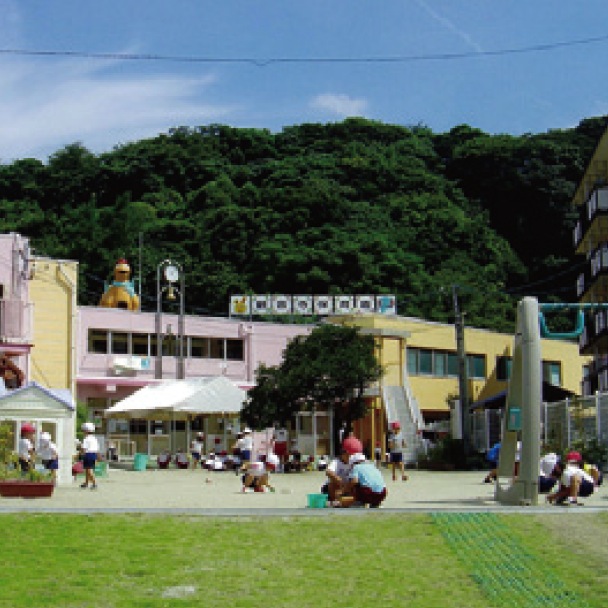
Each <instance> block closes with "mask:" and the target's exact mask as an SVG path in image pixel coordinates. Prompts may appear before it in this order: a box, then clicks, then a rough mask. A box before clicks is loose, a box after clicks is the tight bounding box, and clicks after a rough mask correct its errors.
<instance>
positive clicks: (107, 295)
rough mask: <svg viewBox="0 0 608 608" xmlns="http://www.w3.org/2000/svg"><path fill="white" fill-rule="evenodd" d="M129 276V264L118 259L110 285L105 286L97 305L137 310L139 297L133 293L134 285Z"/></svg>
mask: <svg viewBox="0 0 608 608" xmlns="http://www.w3.org/2000/svg"><path fill="white" fill-rule="evenodd" d="M130 276H131V267H130V266H129V262H127V260H125V259H124V258H120V260H118V261H117V262H116V266H115V267H114V280H113V281H112V283H110V285H106V288H105V291H104V293H103V295H102V296H101V300H100V302H99V305H100V306H103V307H104V308H122V309H125V310H139V297H138V296H137V294H136V293H135V285H134V283H133V281H132V280H131V279H130Z"/></svg>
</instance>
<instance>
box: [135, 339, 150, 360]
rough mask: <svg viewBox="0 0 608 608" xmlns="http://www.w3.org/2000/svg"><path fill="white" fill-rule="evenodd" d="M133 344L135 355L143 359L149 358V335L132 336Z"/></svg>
mask: <svg viewBox="0 0 608 608" xmlns="http://www.w3.org/2000/svg"><path fill="white" fill-rule="evenodd" d="M131 344H132V348H133V354H134V355H140V356H142V357H147V356H148V355H149V349H148V334H132V335H131Z"/></svg>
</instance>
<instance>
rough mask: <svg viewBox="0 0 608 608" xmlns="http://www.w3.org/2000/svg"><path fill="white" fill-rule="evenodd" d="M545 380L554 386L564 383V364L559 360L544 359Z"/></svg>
mask: <svg viewBox="0 0 608 608" xmlns="http://www.w3.org/2000/svg"><path fill="white" fill-rule="evenodd" d="M543 380H544V381H545V382H548V383H549V384H552V385H553V386H561V385H562V365H561V363H559V362H558V361H543Z"/></svg>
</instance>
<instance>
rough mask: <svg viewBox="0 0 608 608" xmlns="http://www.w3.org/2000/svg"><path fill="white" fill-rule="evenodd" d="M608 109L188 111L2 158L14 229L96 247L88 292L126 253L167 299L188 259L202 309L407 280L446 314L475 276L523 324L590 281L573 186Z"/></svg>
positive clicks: (83, 256) (189, 296)
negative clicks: (491, 123)
mask: <svg viewBox="0 0 608 608" xmlns="http://www.w3.org/2000/svg"><path fill="white" fill-rule="evenodd" d="M605 124H606V121H605V119H604V118H597V119H588V120H585V121H582V122H581V123H580V125H578V126H577V127H575V128H573V129H569V130H562V131H550V132H548V133H543V134H538V135H533V134H527V135H523V136H519V137H515V136H509V135H490V134H486V133H484V132H482V131H480V130H478V129H475V128H472V127H469V126H467V125H459V126H456V127H454V128H453V129H452V130H451V131H450V132H448V133H440V134H435V133H433V132H432V131H431V130H430V129H428V128H426V127H424V126H420V125H418V126H414V127H404V126H397V125H387V124H382V123H379V122H374V121H370V120H365V119H348V120H345V121H343V122H338V123H330V124H303V125H297V126H289V127H285V128H284V129H283V130H282V131H281V132H279V133H274V134H273V133H270V132H269V131H267V130H264V129H237V128H231V127H228V126H224V125H208V126H201V127H196V128H187V127H179V128H176V129H173V130H171V131H169V132H168V133H166V134H161V135H159V136H157V137H155V138H151V139H147V140H142V141H137V142H133V143H129V144H125V145H121V146H118V147H116V148H115V149H114V150H112V151H111V152H107V153H103V154H100V155H95V154H93V153H91V152H89V151H88V150H86V149H85V148H84V147H83V146H81V145H80V144H77V143H75V144H71V145H69V146H66V147H65V148H64V149H62V150H58V151H57V152H56V153H55V154H53V155H52V156H51V157H50V158H49V159H48V162H46V163H43V162H41V161H38V160H33V159H20V160H17V161H14V162H12V163H10V164H2V165H0V210H1V211H2V213H1V214H0V217H1V218H2V219H1V220H0V227H1V228H0V229H1V230H2V231H3V232H9V231H15V232H20V233H21V234H23V235H25V236H28V237H29V238H30V239H31V243H32V245H33V247H34V249H35V251H36V252H38V253H39V254H43V255H48V256H53V257H58V258H64V259H65V258H67V259H75V260H78V261H79V262H80V277H79V290H80V293H79V301H80V303H81V304H96V303H97V302H98V300H99V297H100V295H101V292H102V290H103V281H104V280H105V279H107V278H108V276H109V275H110V272H111V269H112V268H113V266H114V263H115V261H116V260H117V259H118V258H119V257H126V258H127V259H128V260H129V261H130V262H131V263H132V266H133V268H134V269H138V268H139V267H140V266H141V277H139V272H137V273H136V278H138V279H139V278H141V282H142V308H143V309H144V310H146V309H148V310H153V309H154V307H155V301H156V298H155V272H156V267H157V264H158V263H159V262H160V261H161V260H163V259H166V258H171V259H175V260H176V261H178V262H179V263H180V264H181V266H182V267H183V268H184V271H185V274H186V277H187V290H186V308H187V310H188V312H191V313H199V314H203V313H210V314H215V315H225V314H227V311H228V302H229V296H230V295H231V294H235V293H287V294H290V293H292V294H339V293H360V294H366V293H372V294H373V293H391V294H395V295H396V297H397V307H398V312H399V313H400V314H404V315H410V316H419V317H424V318H427V319H430V320H435V321H444V322H445V321H449V320H451V319H453V316H452V314H453V311H452V306H451V300H450V297H449V293H450V289H451V287H452V286H453V285H460V286H462V287H463V290H462V293H463V294H466V295H463V302H462V306H463V308H464V309H465V310H466V313H467V323H469V324H471V325H477V326H480V327H489V328H494V329H501V330H509V331H511V330H512V327H513V320H514V310H515V301H516V300H517V299H518V298H519V297H521V296H522V295H537V296H539V297H543V298H556V299H563V300H568V299H569V298H570V299H571V298H574V297H575V295H574V284H575V280H574V276H575V274H574V271H573V270H572V269H573V268H575V266H576V264H575V260H574V258H573V253H572V244H571V236H570V235H571V229H572V227H573V224H574V217H573V212H572V209H571V207H570V200H571V197H572V194H573V192H574V189H575V187H576V185H577V183H578V181H579V179H580V177H581V176H582V173H583V170H584V168H585V165H586V162H587V159H588V158H589V157H590V156H591V153H592V151H593V149H594V147H595V145H596V142H597V141H598V139H599V137H600V135H601V133H602V131H603V129H604V126H605ZM140 243H141V247H140ZM568 270H571V272H570V274H568V272H567V271H568Z"/></svg>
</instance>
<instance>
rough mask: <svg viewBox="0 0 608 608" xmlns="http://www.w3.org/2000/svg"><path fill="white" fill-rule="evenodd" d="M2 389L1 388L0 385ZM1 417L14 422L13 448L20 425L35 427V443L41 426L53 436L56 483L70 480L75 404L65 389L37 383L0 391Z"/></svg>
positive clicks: (68, 483) (64, 482) (74, 434)
mask: <svg viewBox="0 0 608 608" xmlns="http://www.w3.org/2000/svg"><path fill="white" fill-rule="evenodd" d="M2 388H4V387H2ZM0 420H7V421H13V422H14V423H15V449H17V441H18V439H19V437H18V435H19V431H20V428H21V424H22V423H24V422H31V423H33V424H34V425H35V426H36V445H37V444H38V436H39V435H40V432H41V431H42V430H43V426H45V427H48V428H46V429H44V430H48V431H49V432H50V433H51V436H52V437H53V442H54V443H55V444H56V445H57V452H58V453H59V470H58V471H57V483H58V485H70V484H71V483H72V455H73V454H74V450H75V441H76V406H75V405H74V400H73V399H72V393H71V392H70V391H69V390H67V389H48V388H44V387H43V386H41V385H40V384H38V383H36V382H30V383H28V384H27V385H25V386H22V387H21V388H17V389H14V390H6V391H5V392H2V391H0Z"/></svg>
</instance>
